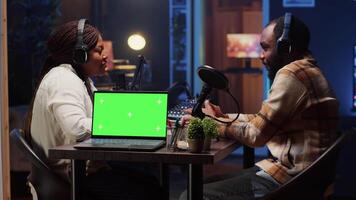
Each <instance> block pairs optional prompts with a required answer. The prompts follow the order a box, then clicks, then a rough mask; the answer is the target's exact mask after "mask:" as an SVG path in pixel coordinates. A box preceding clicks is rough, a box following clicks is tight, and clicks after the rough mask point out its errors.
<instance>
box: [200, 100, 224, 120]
mask: <svg viewBox="0 0 356 200" xmlns="http://www.w3.org/2000/svg"><path fill="white" fill-rule="evenodd" d="M204 106H205V108H203V113H204V114H206V115H209V116H212V117H216V118H218V117H222V118H229V116H228V115H226V114H224V113H223V112H222V111H221V109H220V107H219V106H216V105H214V104H212V103H210V102H209V100H206V101H205V102H204Z"/></svg>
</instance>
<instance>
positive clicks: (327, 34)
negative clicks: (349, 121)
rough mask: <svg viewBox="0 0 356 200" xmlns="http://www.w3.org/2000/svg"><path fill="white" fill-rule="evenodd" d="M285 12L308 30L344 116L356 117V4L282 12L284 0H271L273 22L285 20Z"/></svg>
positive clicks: (346, 1)
mask: <svg viewBox="0 0 356 200" xmlns="http://www.w3.org/2000/svg"><path fill="white" fill-rule="evenodd" d="M286 11H289V12H292V14H294V15H295V16H297V17H298V18H300V19H301V20H303V21H304V22H305V23H306V24H307V25H308V26H309V28H310V32H311V45H310V49H311V51H312V52H313V54H314V56H315V57H316V59H317V60H318V63H319V66H320V68H321V69H322V71H323V72H324V74H325V76H326V77H327V79H328V80H329V81H330V84H331V85H332V87H333V88H334V90H335V93H336V96H337V97H338V99H339V101H340V104H341V105H340V113H341V115H342V116H356V113H355V112H352V111H351V107H352V83H353V82H352V66H353V45H356V22H355V19H356V1H354V0H342V1H337V0H315V7H314V8H283V4H282V0H278V1H277V0H270V19H274V18H277V17H279V16H282V15H284V13H285V12H286ZM355 125H356V122H355Z"/></svg>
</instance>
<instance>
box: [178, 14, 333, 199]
mask: <svg viewBox="0 0 356 200" xmlns="http://www.w3.org/2000/svg"><path fill="white" fill-rule="evenodd" d="M309 40H310V33H309V29H308V27H307V26H306V25H305V24H304V23H303V22H302V21H300V20H299V19H297V18H296V17H294V16H292V14H291V13H286V14H285V16H283V17H280V18H278V19H275V20H273V21H271V22H270V23H269V24H268V25H267V26H266V27H265V28H264V30H263V31H262V35H261V41H260V44H261V47H262V53H261V56H260V58H261V60H262V62H263V64H264V65H265V66H266V68H267V71H268V77H269V78H270V80H271V82H272V86H271V89H270V91H269V95H268V98H267V99H266V100H265V101H264V102H263V104H262V106H261V109H260V111H259V112H258V113H257V114H240V116H239V118H238V120H237V121H235V122H233V123H231V124H227V125H226V124H223V123H221V124H219V135H220V136H221V137H227V138H230V139H235V140H238V141H239V142H241V143H242V144H245V145H248V146H251V147H260V146H264V145H267V147H268V149H269V151H270V152H271V155H272V158H269V159H265V160H262V161H260V162H257V163H256V164H255V166H254V167H252V168H250V169H245V170H242V171H241V172H239V173H237V174H236V175H235V176H234V177H232V178H229V179H226V180H222V181H218V182H214V183H209V184H206V185H204V199H230V198H231V199H251V198H255V197H260V196H264V195H265V194H267V193H269V192H271V191H273V190H275V189H277V188H278V187H279V186H281V185H282V184H284V183H286V182H287V181H288V180H290V179H291V178H292V177H293V176H296V175H297V174H298V173H299V172H301V171H302V170H303V169H304V168H306V167H307V166H308V165H310V164H311V163H312V162H313V161H314V160H316V159H317V158H318V157H319V156H320V155H321V154H322V153H323V152H324V151H325V150H326V149H327V148H328V147H329V146H330V145H331V144H332V143H333V142H334V141H335V139H336V136H335V129H336V128H337V122H338V106H339V104H338V101H337V100H336V98H335V96H334V95H333V93H332V89H331V88H330V86H329V84H328V82H327V80H326V79H325V77H324V75H323V74H322V72H321V71H320V69H319V68H318V66H317V65H316V61H315V59H314V58H313V57H312V55H311V52H310V51H309V49H308V45H309ZM203 112H205V114H208V115H210V116H215V117H218V118H219V119H221V120H225V121H230V120H231V119H233V118H234V117H235V116H236V114H224V113H222V112H221V110H220V108H219V107H218V106H215V105H213V104H211V103H210V102H205V108H204V110H203ZM190 117H191V116H189V115H186V116H184V117H183V120H189V119H190ZM185 195H186V194H183V195H182V198H181V199H184V197H185Z"/></svg>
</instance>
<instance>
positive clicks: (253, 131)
mask: <svg viewBox="0 0 356 200" xmlns="http://www.w3.org/2000/svg"><path fill="white" fill-rule="evenodd" d="M305 103H307V89H306V87H305V86H304V85H303V84H302V83H301V82H300V81H299V80H298V79H297V78H296V77H295V76H294V75H293V74H292V72H290V71H288V70H283V69H282V70H280V71H279V72H278V74H277V75H276V78H275V80H274V82H273V85H272V87H271V90H270V93H269V98H268V99H267V100H266V101H265V102H264V103H263V104H262V107H261V110H260V111H259V113H258V114H257V115H254V116H253V118H252V119H250V120H249V121H248V122H241V121H237V122H234V123H232V124H230V125H228V126H226V127H224V128H222V129H221V130H220V131H222V132H223V133H224V135H225V136H227V137H230V138H235V139H237V140H239V141H241V142H242V143H244V144H246V145H248V146H251V147H258V146H263V145H265V144H266V143H267V142H268V141H269V140H270V138H271V137H272V136H273V135H274V134H275V133H276V132H277V131H278V130H279V128H280V127H281V126H282V125H283V123H286V121H288V120H289V119H290V118H291V117H292V116H295V114H296V112H300V111H301V110H302V109H299V110H298V107H300V106H303V105H304V106H305ZM249 116H251V115H249Z"/></svg>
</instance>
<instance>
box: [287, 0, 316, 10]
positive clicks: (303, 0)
mask: <svg viewBox="0 0 356 200" xmlns="http://www.w3.org/2000/svg"><path fill="white" fill-rule="evenodd" d="M283 7H285V8H293V7H304V8H308V7H309V8H313V7H315V0H283Z"/></svg>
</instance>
